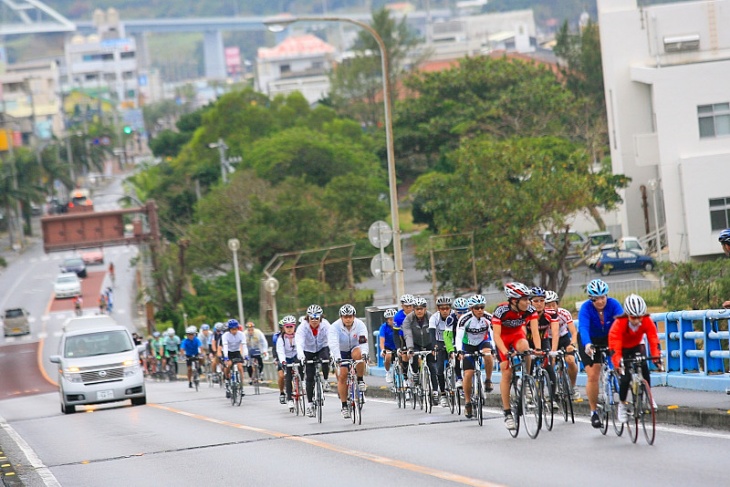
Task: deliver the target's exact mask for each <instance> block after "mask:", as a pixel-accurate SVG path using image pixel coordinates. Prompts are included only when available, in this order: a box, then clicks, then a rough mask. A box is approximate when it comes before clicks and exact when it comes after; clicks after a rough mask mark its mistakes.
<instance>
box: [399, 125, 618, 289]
mask: <svg viewBox="0 0 730 487" xmlns="http://www.w3.org/2000/svg"><path fill="white" fill-rule="evenodd" d="M453 163H454V167H455V170H454V172H453V173H448V174H447V173H438V174H430V175H427V176H423V177H422V178H421V179H419V180H418V181H416V183H415V184H414V187H413V188H412V192H413V194H414V195H415V196H416V197H417V198H419V197H420V198H422V199H423V201H424V203H423V205H422V208H423V211H425V212H428V213H430V215H431V218H432V221H433V225H434V226H435V228H436V229H437V230H438V232H439V234H449V233H459V232H471V231H473V232H474V235H475V248H476V255H477V267H478V272H479V281H480V282H482V283H495V282H499V281H500V280H501V279H502V278H503V277H504V276H505V275H510V276H511V277H512V278H514V279H517V280H521V281H524V282H527V283H537V282H538V281H539V284H541V285H543V286H545V287H548V288H550V289H555V290H556V291H558V292H559V293H562V292H563V291H564V290H565V288H566V286H567V284H568V281H569V279H570V268H571V264H570V263H569V261H568V260H567V258H566V256H567V253H568V245H567V240H566V244H565V245H563V246H562V247H561V248H558V249H557V251H556V252H554V253H550V254H548V253H547V252H546V250H545V249H544V248H543V246H542V243H541V241H540V240H539V239H538V234H539V233H540V232H541V231H551V232H567V231H568V230H569V228H570V227H569V224H568V223H567V215H572V214H574V213H576V212H579V211H581V210H584V209H585V208H587V207H589V206H590V205H592V204H594V197H593V195H592V194H591V185H589V184H587V182H588V181H589V180H590V179H591V178H593V175H592V174H591V173H590V166H591V164H592V162H591V159H590V157H589V156H588V154H587V153H586V151H585V150H584V149H582V148H581V146H579V145H577V144H574V143H571V142H569V141H567V140H565V139H560V138H556V137H540V138H520V139H507V140H503V141H495V140H494V139H493V138H490V137H488V136H482V137H478V138H475V139H471V140H466V141H464V142H463V143H462V145H461V146H460V148H459V149H458V150H457V151H456V152H455V153H454V155H453ZM613 183H615V181H612V180H606V179H603V180H601V184H602V185H605V186H610V185H611V184H613ZM619 188H620V186H619V187H616V186H614V187H613V191H614V193H615V192H616V190H617V189H619ZM609 190H610V188H608V187H607V188H606V191H609ZM607 204H608V203H607ZM422 255H423V254H422ZM460 258H461V257H460ZM460 265H461V267H462V268H463V264H460ZM429 267H430V265H429V264H428V262H425V261H424V260H423V259H422V260H421V261H420V262H419V268H422V269H429ZM536 276H537V277H536ZM448 279H449V280H450V281H451V282H443V281H442V286H445V287H447V288H453V287H458V286H460V285H462V284H463V282H464V281H468V279H467V278H465V277H464V276H463V275H456V274H454V275H453V276H449V277H448ZM536 279H537V281H536Z"/></svg>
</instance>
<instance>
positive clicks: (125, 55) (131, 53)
mask: <svg viewBox="0 0 730 487" xmlns="http://www.w3.org/2000/svg"><path fill="white" fill-rule="evenodd" d="M119 57H120V58H122V59H134V51H127V52H123V53H121V54H120V56H119Z"/></svg>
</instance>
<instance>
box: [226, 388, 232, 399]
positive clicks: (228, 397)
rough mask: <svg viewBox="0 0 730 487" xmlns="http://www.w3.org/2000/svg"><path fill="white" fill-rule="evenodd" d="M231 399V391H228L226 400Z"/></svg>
mask: <svg viewBox="0 0 730 487" xmlns="http://www.w3.org/2000/svg"><path fill="white" fill-rule="evenodd" d="M230 398H231V391H230V390H228V389H226V399H230Z"/></svg>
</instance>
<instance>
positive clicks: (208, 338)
mask: <svg viewBox="0 0 730 487" xmlns="http://www.w3.org/2000/svg"><path fill="white" fill-rule="evenodd" d="M198 340H200V345H201V346H200V348H201V349H202V350H203V355H202V356H203V362H204V363H203V364H202V365H204V366H205V367H206V368H207V367H209V366H210V363H211V358H212V354H213V349H212V346H211V343H212V342H213V333H212V332H211V331H210V325H209V324H207V323H203V324H202V325H200V333H198ZM200 372H201V373H202V372H203V369H202V368H201V371H200Z"/></svg>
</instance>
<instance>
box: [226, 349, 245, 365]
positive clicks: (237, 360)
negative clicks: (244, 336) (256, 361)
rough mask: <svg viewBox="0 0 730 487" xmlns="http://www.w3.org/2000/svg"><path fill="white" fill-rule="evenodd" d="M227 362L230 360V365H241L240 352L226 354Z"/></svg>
mask: <svg viewBox="0 0 730 487" xmlns="http://www.w3.org/2000/svg"><path fill="white" fill-rule="evenodd" d="M228 360H230V361H231V363H234V364H241V363H243V357H242V356H241V352H239V351H235V352H234V351H230V352H228Z"/></svg>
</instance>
